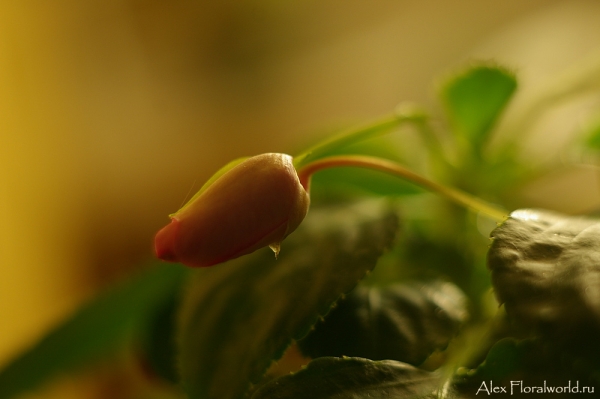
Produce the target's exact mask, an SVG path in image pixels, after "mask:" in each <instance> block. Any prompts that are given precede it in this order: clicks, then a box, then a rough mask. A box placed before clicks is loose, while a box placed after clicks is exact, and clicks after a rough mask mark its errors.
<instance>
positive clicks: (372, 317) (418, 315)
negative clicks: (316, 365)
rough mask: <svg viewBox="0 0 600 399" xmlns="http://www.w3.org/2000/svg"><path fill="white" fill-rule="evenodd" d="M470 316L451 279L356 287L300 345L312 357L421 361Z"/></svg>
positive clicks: (448, 339)
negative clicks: (425, 282)
mask: <svg viewBox="0 0 600 399" xmlns="http://www.w3.org/2000/svg"><path fill="white" fill-rule="evenodd" d="M466 318H467V310H466V298H465V297H464V294H463V293H462V292H461V291H460V290H459V289H458V288H457V287H456V286H454V285H453V284H450V283H446V282H441V281H436V282H430V283H427V284H422V283H413V284H394V285H391V286H388V287H385V288H376V287H357V288H356V289H355V290H353V291H352V292H351V293H350V294H349V295H348V296H347V297H346V298H345V299H343V300H341V301H340V302H339V303H338V304H337V306H336V307H335V308H334V309H332V310H331V312H330V313H329V314H328V315H327V317H326V318H325V321H324V322H321V323H318V324H317V325H316V326H315V331H313V332H311V333H310V334H309V335H308V336H307V337H306V338H305V339H303V340H301V341H300V342H299V343H298V345H299V347H300V349H301V350H302V352H303V353H304V354H306V355H307V356H310V357H313V358H315V357H321V356H337V357H340V356H353V357H363V358H368V359H372V360H384V359H392V360H398V361H402V362H405V363H409V364H413V365H419V364H421V363H422V362H423V361H424V360H425V359H426V358H427V357H428V356H429V355H430V354H431V353H432V352H434V351H435V350H438V349H445V348H446V346H447V345H448V342H449V341H450V339H452V338H453V337H454V335H455V334H456V333H457V332H458V328H459V327H460V325H461V324H462V323H463V322H464V321H465V320H466Z"/></svg>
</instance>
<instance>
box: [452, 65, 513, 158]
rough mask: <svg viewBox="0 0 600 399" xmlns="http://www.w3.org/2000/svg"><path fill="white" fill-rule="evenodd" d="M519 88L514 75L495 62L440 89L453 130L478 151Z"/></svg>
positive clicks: (455, 79)
mask: <svg viewBox="0 0 600 399" xmlns="http://www.w3.org/2000/svg"><path fill="white" fill-rule="evenodd" d="M516 88H517V81H516V79H515V76H514V75H513V74H512V73H511V72H509V71H508V70H506V69H504V68H501V67H498V66H495V65H478V66H474V67H471V68H469V69H468V70H467V71H466V72H464V73H461V74H460V75H458V76H455V77H454V78H452V79H451V80H450V81H448V83H446V84H445V85H444V86H443V88H442V91H441V98H442V102H443V104H444V106H445V108H446V111H447V114H448V119H449V120H450V123H451V125H452V128H453V130H454V131H455V133H456V134H458V135H459V136H460V137H463V138H465V139H466V140H467V141H468V142H470V143H472V146H473V149H475V150H479V149H481V146H482V145H483V143H484V142H485V140H486V139H487V137H488V134H489V132H490V130H491V128H492V127H493V125H494V122H495V121H496V120H497V119H498V116H499V115H500V113H501V112H502V110H503V109H504V108H505V106H506V105H507V104H508V101H509V99H510V98H511V96H512V94H513V93H514V91H515V89H516Z"/></svg>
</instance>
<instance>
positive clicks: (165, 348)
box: [141, 290, 181, 384]
mask: <svg viewBox="0 0 600 399" xmlns="http://www.w3.org/2000/svg"><path fill="white" fill-rule="evenodd" d="M180 297H181V292H180V290H176V291H173V292H172V294H171V295H169V297H168V298H166V299H165V301H164V302H163V303H161V304H159V306H157V307H156V309H155V311H154V315H152V317H150V318H149V320H148V323H147V324H146V325H145V326H144V328H143V331H142V339H141V341H142V350H143V354H144V357H145V358H144V360H145V361H146V362H147V365H148V367H149V370H150V371H152V372H153V373H155V374H156V376H158V377H160V378H162V379H163V380H165V381H167V382H170V383H172V384H177V383H178V382H179V372H178V371H177V346H176V344H175V339H176V335H177V334H176V330H177V323H176V319H177V311H178V309H179V306H180V305H181V303H180V302H181V301H180V299H181V298H180Z"/></svg>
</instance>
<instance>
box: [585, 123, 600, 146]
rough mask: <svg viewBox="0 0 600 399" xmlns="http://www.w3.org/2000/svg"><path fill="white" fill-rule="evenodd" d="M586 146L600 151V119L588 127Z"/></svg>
mask: <svg viewBox="0 0 600 399" xmlns="http://www.w3.org/2000/svg"><path fill="white" fill-rule="evenodd" d="M585 144H586V146H587V147H588V148H591V149H593V150H596V151H598V150H600V119H599V120H597V121H595V123H593V124H592V125H590V126H588V127H587V131H586V132H585Z"/></svg>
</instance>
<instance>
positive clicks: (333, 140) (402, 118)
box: [294, 106, 439, 169]
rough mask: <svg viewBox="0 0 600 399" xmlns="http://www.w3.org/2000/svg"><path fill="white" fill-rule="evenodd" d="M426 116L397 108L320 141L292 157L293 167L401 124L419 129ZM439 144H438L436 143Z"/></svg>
mask: <svg viewBox="0 0 600 399" xmlns="http://www.w3.org/2000/svg"><path fill="white" fill-rule="evenodd" d="M426 119H427V116H426V115H425V114H424V112H423V111H422V110H421V109H420V108H418V107H400V106H399V107H398V109H397V110H396V111H395V112H394V113H391V114H389V115H386V116H384V117H382V118H380V119H378V120H376V121H374V122H371V123H369V124H367V125H364V126H359V127H355V128H351V129H348V130H345V131H342V132H341V133H339V134H337V135H335V136H333V137H330V138H329V139H327V140H325V141H322V142H321V143H319V144H317V145H315V146H313V147H311V148H309V149H308V150H306V151H304V152H303V153H302V154H299V155H296V156H295V157H294V166H295V167H296V169H301V168H303V167H304V166H306V165H308V164H309V163H311V162H313V161H314V160H316V159H318V158H322V157H324V156H327V154H328V153H330V152H331V151H332V150H335V149H338V148H341V147H344V146H347V145H350V144H354V143H357V142H360V141H363V140H366V139H370V138H373V137H377V136H382V135H384V134H386V133H389V131H390V130H392V129H393V128H395V127H397V126H399V125H401V124H403V123H414V124H416V125H417V126H418V127H419V128H421V127H422V126H421V125H423V123H424V120H426ZM438 144H439V143H438Z"/></svg>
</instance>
